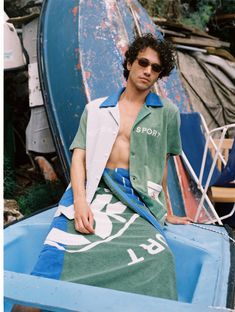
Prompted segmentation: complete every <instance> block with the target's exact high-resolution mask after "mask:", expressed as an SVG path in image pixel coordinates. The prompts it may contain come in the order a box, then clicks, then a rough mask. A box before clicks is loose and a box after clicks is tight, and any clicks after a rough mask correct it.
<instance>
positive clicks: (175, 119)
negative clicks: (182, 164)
mask: <svg viewBox="0 0 235 312" xmlns="http://www.w3.org/2000/svg"><path fill="white" fill-rule="evenodd" d="M181 152H182V145H181V137H180V114H179V110H178V109H177V111H175V112H174V113H173V114H172V118H170V120H169V123H168V126H167V154H170V155H179V154H181Z"/></svg>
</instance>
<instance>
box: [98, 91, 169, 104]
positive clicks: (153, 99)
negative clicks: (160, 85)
mask: <svg viewBox="0 0 235 312" xmlns="http://www.w3.org/2000/svg"><path fill="white" fill-rule="evenodd" d="M124 90H125V88H121V89H120V90H119V91H118V92H116V93H114V94H113V95H111V96H109V97H108V98H107V99H106V100H105V101H104V102H103V103H102V104H101V105H100V108H104V107H115V106H116V105H117V103H118V100H119V98H120V96H121V94H122V92H123V91H124ZM145 105H146V106H151V107H162V106H163V103H162V101H161V99H160V97H159V96H158V95H157V94H155V93H152V92H150V93H149V94H148V95H147V97H146V100H145Z"/></svg>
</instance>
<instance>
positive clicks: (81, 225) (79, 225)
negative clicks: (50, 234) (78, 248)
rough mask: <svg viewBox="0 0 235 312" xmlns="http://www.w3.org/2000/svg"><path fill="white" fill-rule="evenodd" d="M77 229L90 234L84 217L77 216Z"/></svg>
mask: <svg viewBox="0 0 235 312" xmlns="http://www.w3.org/2000/svg"><path fill="white" fill-rule="evenodd" d="M75 229H76V230H77V231H78V232H80V233H84V234H89V231H88V230H87V229H86V226H85V224H84V223H83V219H82V218H81V217H76V218H75Z"/></svg>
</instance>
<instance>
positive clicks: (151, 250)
mask: <svg viewBox="0 0 235 312" xmlns="http://www.w3.org/2000/svg"><path fill="white" fill-rule="evenodd" d="M156 239H157V241H156V240H154V239H152V238H148V239H147V241H148V242H149V244H140V245H139V246H140V247H141V248H143V249H144V250H146V252H148V254H150V255H156V254H158V253H160V252H162V251H163V250H165V247H164V245H165V246H166V245H167V244H166V241H165V239H164V238H163V236H162V235H161V234H156ZM127 252H128V254H129V256H130V258H131V262H129V263H128V265H134V264H137V263H139V262H142V261H144V257H139V258H138V257H137V255H136V253H135V252H134V250H133V249H131V248H129V249H127Z"/></svg>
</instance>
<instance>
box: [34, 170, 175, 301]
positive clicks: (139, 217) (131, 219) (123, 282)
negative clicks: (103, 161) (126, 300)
mask: <svg viewBox="0 0 235 312" xmlns="http://www.w3.org/2000/svg"><path fill="white" fill-rule="evenodd" d="M90 207H91V210H92V212H93V215H94V229H95V233H94V234H90V235H87V234H81V233H79V232H77V231H76V230H75V228H74V220H73V219H74V208H73V194H72V189H71V187H70V186H69V187H68V188H67V190H66V192H65V194H64V196H63V197H62V199H61V201H60V204H59V207H58V210H57V212H56V214H55V216H54V219H53V222H52V224H51V228H50V231H49V233H48V235H47V237H46V240H45V242H44V247H43V249H42V251H41V253H40V255H39V258H38V261H37V263H36V265H35V267H34V270H33V272H32V274H33V275H38V276H44V277H49V278H54V279H60V280H64V281H70V282H75V283H80V284H86V285H93V286H100V287H105V288H111V289H115V290H122V291H127V292H132V293H138V294H145V295H149V296H156V297H161V298H167V299H174V300H175V299H177V291H176V277H175V265H174V258H173V255H172V253H171V251H170V249H169V247H168V244H167V242H166V240H165V238H164V231H163V229H162V228H161V226H160V225H159V224H158V222H157V220H154V218H153V216H152V215H149V213H148V209H147V207H146V206H145V204H144V203H143V202H142V201H141V200H140V198H139V197H138V194H136V193H135V191H134V190H133V188H132V187H131V182H130V179H129V172H128V171H127V170H124V169H116V170H110V169H105V171H104V174H103V177H102V180H101V182H100V184H99V187H98V188H97V191H96V194H95V196H94V199H93V201H92V203H91V205H90Z"/></svg>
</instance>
